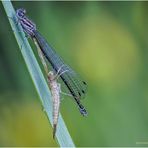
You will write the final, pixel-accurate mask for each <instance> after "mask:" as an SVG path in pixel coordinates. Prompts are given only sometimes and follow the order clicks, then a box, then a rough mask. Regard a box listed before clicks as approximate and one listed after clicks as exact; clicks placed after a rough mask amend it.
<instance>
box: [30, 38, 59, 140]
mask: <svg viewBox="0 0 148 148" xmlns="http://www.w3.org/2000/svg"><path fill="white" fill-rule="evenodd" d="M33 40H34V39H33ZM34 43H35V45H36V47H37V50H38V54H39V56H40V59H41V62H42V64H43V66H44V70H45V72H46V74H47V81H48V85H49V87H50V90H51V95H52V101H53V138H54V137H55V134H56V129H57V124H58V118H59V111H60V93H61V87H60V86H61V85H60V83H58V82H57V79H58V77H59V76H60V75H59V74H58V72H59V71H60V69H59V70H58V72H57V74H54V72H53V71H50V72H49V70H48V66H47V63H46V61H45V57H44V55H43V53H42V51H41V49H40V47H39V46H38V44H37V42H36V40H34Z"/></svg>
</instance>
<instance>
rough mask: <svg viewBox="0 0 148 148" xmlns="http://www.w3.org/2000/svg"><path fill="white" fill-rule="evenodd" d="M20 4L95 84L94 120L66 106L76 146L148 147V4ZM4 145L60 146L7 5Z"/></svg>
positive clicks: (91, 91)
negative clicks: (17, 40) (53, 134)
mask: <svg viewBox="0 0 148 148" xmlns="http://www.w3.org/2000/svg"><path fill="white" fill-rule="evenodd" d="M13 5H14V7H15V9H17V8H20V7H23V8H25V9H26V10H27V14H28V16H29V18H31V19H32V20H33V21H34V22H35V23H36V24H37V28H38V30H39V31H40V32H41V33H42V34H43V35H44V36H45V38H46V39H47V40H48V42H49V43H50V44H51V45H52V46H53V47H54V48H55V49H56V51H57V52H58V53H59V54H60V55H61V56H62V57H63V59H64V60H65V61H66V63H68V64H69V65H70V66H71V67H72V68H73V69H74V70H75V71H76V72H77V73H79V74H80V75H81V77H82V78H83V79H84V80H86V82H87V83H88V90H87V94H86V98H85V99H84V100H83V104H84V105H85V106H86V108H87V110H88V113H89V114H88V117H86V118H84V117H82V116H81V115H80V113H79V111H78V109H77V107H76V105H75V104H74V102H73V101H72V99H69V98H68V97H67V96H64V100H62V103H61V113H62V115H63V118H64V120H65V122H66V125H67V127H68V130H69V132H70V134H71V136H72V138H73V140H74V143H75V144H76V146H148V99H147V98H148V66H147V65H148V42H147V38H148V29H147V27H148V17H147V14H148V2H13ZM30 43H31V44H32V41H31V40H30ZM32 47H33V50H34V52H35V54H36V55H37V53H36V48H35V47H34V45H33V44H32ZM38 60H39V59H38ZM0 146H57V144H56V142H55V141H54V140H53V139H52V128H51V125H50V124H49V123H48V120H47V118H46V115H45V114H44V112H43V110H42V106H41V104H40V101H39V97H38V95H37V92H36V90H35V88H34V85H33V83H32V80H31V77H30V75H29V73H28V70H27V67H26V65H25V63H24V60H23V58H22V55H21V53H20V51H19V49H18V45H17V43H16V40H15V38H14V34H13V32H12V29H11V27H10V24H9V22H8V18H7V17H6V14H5V11H4V8H3V6H2V4H1V3H0Z"/></svg>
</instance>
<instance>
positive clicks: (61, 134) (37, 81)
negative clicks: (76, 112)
mask: <svg viewBox="0 0 148 148" xmlns="http://www.w3.org/2000/svg"><path fill="white" fill-rule="evenodd" d="M2 4H3V6H4V9H5V11H6V14H7V17H8V19H9V22H10V24H11V27H12V30H13V32H14V35H15V38H16V40H17V43H18V45H19V47H20V51H21V53H22V56H23V58H24V60H25V63H26V65H27V68H28V71H29V73H30V75H31V78H32V80H33V83H34V85H35V88H36V90H37V92H38V94H39V98H40V100H41V103H42V105H43V107H44V111H45V113H46V114H47V117H48V119H49V121H50V123H51V125H52V121H53V119H52V98H51V93H50V91H49V88H48V85H47V83H46V81H45V79H44V76H43V74H42V72H41V69H40V67H39V64H38V63H37V60H36V58H35V56H34V54H33V51H32V49H31V47H30V45H29V43H28V41H27V38H26V37H25V34H24V32H23V30H22V28H21V26H20V24H19V23H17V21H16V20H17V18H16V15H15V10H14V8H13V6H12V4H11V2H10V1H9V0H7V1H2ZM56 137H57V141H58V143H59V145H60V147H75V145H74V143H73V141H72V138H71V136H70V134H69V132H68V130H67V127H66V125H65V123H64V121H63V119H62V116H61V115H60V116H59V122H58V128H57V133H56Z"/></svg>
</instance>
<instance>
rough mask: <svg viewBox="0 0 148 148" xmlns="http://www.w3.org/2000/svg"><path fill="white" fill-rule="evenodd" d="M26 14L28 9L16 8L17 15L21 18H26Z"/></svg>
mask: <svg viewBox="0 0 148 148" xmlns="http://www.w3.org/2000/svg"><path fill="white" fill-rule="evenodd" d="M25 14H26V10H25V9H24V8H20V9H17V10H16V15H17V17H18V18H19V19H22V18H24V16H25Z"/></svg>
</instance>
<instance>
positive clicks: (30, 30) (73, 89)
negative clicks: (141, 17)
mask: <svg viewBox="0 0 148 148" xmlns="http://www.w3.org/2000/svg"><path fill="white" fill-rule="evenodd" d="M25 14H26V10H25V9H23V8H21V9H18V10H17V11H16V15H17V18H18V21H19V23H20V24H21V26H22V28H23V30H24V32H26V34H27V35H28V36H29V37H31V38H32V39H33V40H36V42H37V44H38V46H39V47H40V49H41V51H42V53H43V55H44V56H45V58H46V59H47V60H48V61H49V63H50V64H51V66H52V68H53V69H54V70H55V72H58V70H59V69H60V72H59V73H60V77H61V79H62V80H63V82H64V83H65V85H66V86H67V88H68V90H69V92H70V93H71V95H72V96H73V98H74V99H75V101H76V103H77V105H78V107H79V110H80V113H81V114H82V115H83V116H86V115H87V111H86V109H85V107H84V106H83V105H82V104H81V101H80V99H81V98H83V97H84V95H85V93H86V86H87V85H86V83H85V82H84V81H82V80H80V78H79V76H78V75H77V74H76V73H75V72H74V71H73V70H72V69H71V68H70V67H69V66H68V65H67V64H65V63H64V61H63V60H62V58H61V57H60V56H59V55H58V54H57V53H56V52H55V50H54V49H53V48H52V47H51V46H50V45H49V44H48V43H47V41H46V40H45V38H44V37H43V36H42V35H41V34H40V33H39V32H38V31H37V29H36V25H35V24H34V23H33V22H32V21H30V20H29V19H28V18H27V17H26V15H25ZM61 67H62V68H61ZM64 71H66V72H64Z"/></svg>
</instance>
